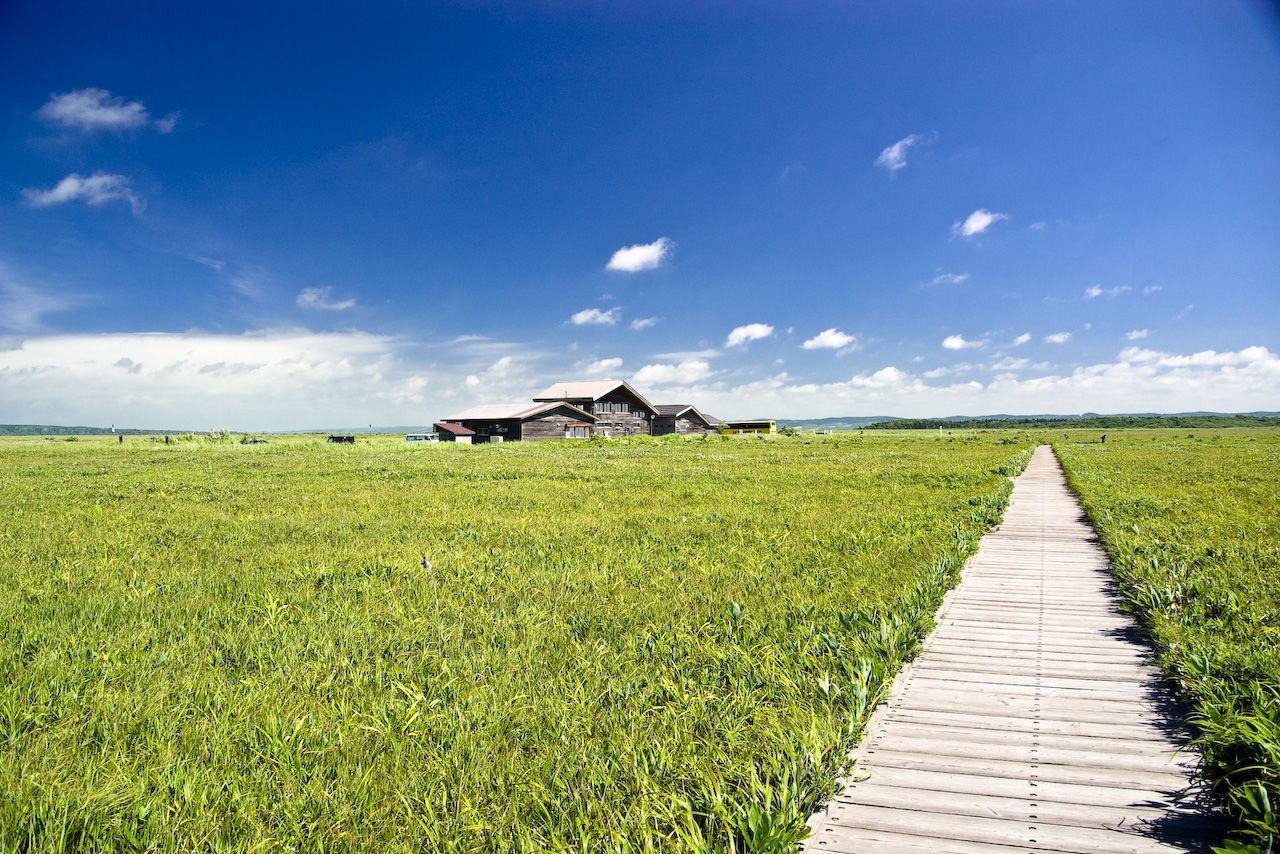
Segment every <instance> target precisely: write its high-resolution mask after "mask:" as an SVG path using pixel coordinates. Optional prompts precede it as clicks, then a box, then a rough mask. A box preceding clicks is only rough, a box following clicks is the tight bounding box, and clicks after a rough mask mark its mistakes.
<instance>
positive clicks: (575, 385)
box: [533, 380, 657, 414]
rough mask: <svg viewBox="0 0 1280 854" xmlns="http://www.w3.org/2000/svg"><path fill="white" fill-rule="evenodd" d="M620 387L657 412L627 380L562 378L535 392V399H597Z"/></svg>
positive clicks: (650, 409) (645, 406)
mask: <svg viewBox="0 0 1280 854" xmlns="http://www.w3.org/2000/svg"><path fill="white" fill-rule="evenodd" d="M620 388H621V389H625V390H626V391H627V393H629V394H630V395H631V396H632V397H634V398H635V399H636V400H637V401H638V402H639V403H640V404H641V405H643V406H644V408H645V409H647V410H649V411H650V412H653V413H655V414H656V412H657V410H656V409H654V408H653V404H652V403H650V402H649V401H648V400H646V399H645V396H644V395H642V394H641V393H640V392H638V391H636V390H635V389H634V388H632V387H631V384H630V383H629V382H627V381H626V380H576V381H568V382H566V381H564V380H561V381H560V382H558V383H556V384H555V385H553V386H550V387H549V388H545V389H543V390H542V391H541V392H539V393H538V394H535V395H534V396H533V399H534V400H536V401H539V402H541V401H546V400H592V401H595V400H599V399H600V398H602V397H604V396H605V395H607V394H609V393H610V392H613V391H617V390H618V389H620Z"/></svg>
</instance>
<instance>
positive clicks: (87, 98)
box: [36, 87, 150, 132]
mask: <svg viewBox="0 0 1280 854" xmlns="http://www.w3.org/2000/svg"><path fill="white" fill-rule="evenodd" d="M36 116H37V117H39V118H40V119H43V120H44V121H46V122H48V123H49V124H51V125H57V126H58V127H62V128H69V129H71V130H80V131H85V132H89V131H95V130H111V131H123V130H136V129H137V128H140V127H142V126H143V125H145V124H146V123H147V121H148V120H149V119H150V114H149V113H148V112H147V108H146V107H144V106H142V103H141V102H140V101H129V102H128V103H125V100H124V98H116V97H112V95H111V93H110V92H108V91H107V90H105V89H94V88H92V87H91V88H88V89H76V90H75V91H73V92H64V93H63V94H61V95H53V96H51V97H50V98H49V101H48V103H46V104H45V105H44V106H43V107H41V108H40V109H39V110H37V111H36Z"/></svg>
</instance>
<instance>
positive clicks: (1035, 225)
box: [1027, 220, 1047, 231]
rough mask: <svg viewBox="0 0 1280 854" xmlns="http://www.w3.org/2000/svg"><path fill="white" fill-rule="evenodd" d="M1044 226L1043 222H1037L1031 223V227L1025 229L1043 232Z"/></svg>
mask: <svg viewBox="0 0 1280 854" xmlns="http://www.w3.org/2000/svg"><path fill="white" fill-rule="evenodd" d="M1046 225H1047V223H1046V222H1045V221H1044V220H1037V221H1036V222H1033V223H1031V225H1029V226H1027V228H1029V229H1031V230H1032V231H1044V229H1045V226H1046Z"/></svg>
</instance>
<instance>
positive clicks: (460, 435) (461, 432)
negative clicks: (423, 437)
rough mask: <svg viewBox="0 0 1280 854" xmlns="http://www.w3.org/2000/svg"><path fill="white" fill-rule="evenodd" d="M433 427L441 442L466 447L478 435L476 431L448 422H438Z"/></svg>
mask: <svg viewBox="0 0 1280 854" xmlns="http://www.w3.org/2000/svg"><path fill="white" fill-rule="evenodd" d="M431 427H432V429H434V430H435V431H436V435H437V436H439V437H440V441H441V442H461V443H462V444H464V445H470V444H471V440H472V439H474V438H475V435H476V431H474V430H470V429H468V428H466V427H463V426H462V425H461V424H450V423H449V422H447V421H439V422H436V423H435V424H433V425H431Z"/></svg>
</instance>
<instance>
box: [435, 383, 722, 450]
mask: <svg viewBox="0 0 1280 854" xmlns="http://www.w3.org/2000/svg"><path fill="white" fill-rule="evenodd" d="M719 424H720V422H719V421H718V420H717V419H715V418H714V417H712V416H710V415H705V414H704V413H702V412H699V411H698V410H697V408H696V407H694V406H692V405H691V404H678V405H668V406H654V405H653V404H652V403H650V402H649V401H648V400H646V399H645V397H644V395H642V394H640V392H638V391H636V390H635V389H634V388H632V387H631V385H630V384H629V383H627V382H626V381H625V380H582V381H573V382H558V383H556V384H554V385H552V386H550V387H549V388H546V389H543V390H542V391H541V392H539V393H538V394H536V395H534V398H533V403H532V404H527V403H498V404H485V405H482V406H473V407H471V408H470V409H468V410H466V411H464V412H459V413H458V414H457V415H452V416H450V417H448V418H445V419H443V420H442V421H441V422H440V423H438V424H437V425H436V428H437V431H438V432H440V435H441V438H442V439H443V438H445V433H449V432H457V431H462V430H464V431H466V432H467V434H469V435H470V439H471V441H472V442H473V443H476V444H480V443H483V442H519V441H529V440H533V439H589V438H591V437H592V436H603V437H606V438H608V437H612V436H663V435H667V434H671V433H677V434H680V435H698V434H702V433H714V432H716V429H717V427H718V426H719Z"/></svg>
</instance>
